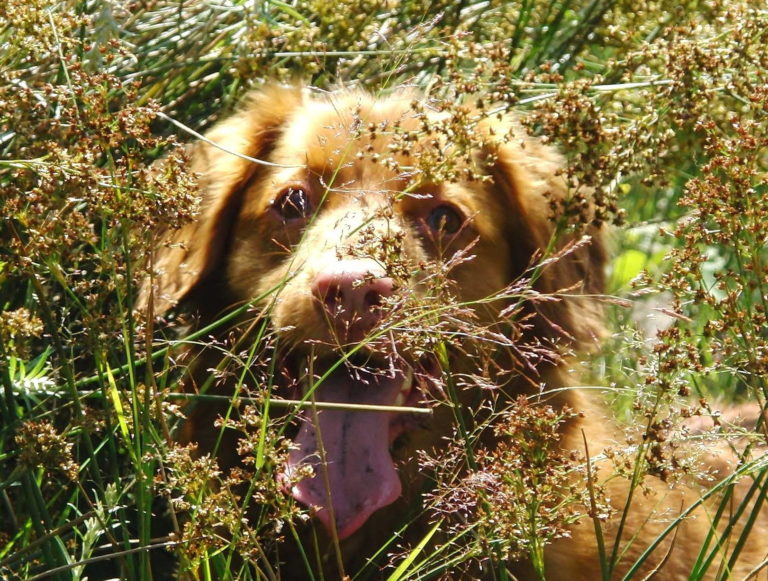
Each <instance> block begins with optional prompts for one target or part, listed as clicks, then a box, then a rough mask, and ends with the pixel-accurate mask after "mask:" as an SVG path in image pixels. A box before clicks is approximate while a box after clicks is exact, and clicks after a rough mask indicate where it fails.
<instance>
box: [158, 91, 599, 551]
mask: <svg viewBox="0 0 768 581" xmlns="http://www.w3.org/2000/svg"><path fill="white" fill-rule="evenodd" d="M412 103H413V95H410V94H407V93H403V94H400V95H395V96H394V97H390V98H388V99H385V100H376V99H373V98H372V97H370V96H368V95H365V94H362V93H341V94H337V95H330V96H325V97H322V98H310V97H309V96H307V95H306V94H305V93H302V92H301V91H298V90H287V89H273V90H271V91H265V92H261V93H259V94H257V95H255V96H252V97H251V99H250V101H249V102H248V104H247V105H246V107H245V108H244V109H243V110H242V112H241V113H239V114H237V115H235V116H233V117H232V118H230V119H228V120H226V121H224V122H223V123H221V124H220V125H218V126H217V127H216V128H214V129H213V130H212V132H211V133H210V134H209V136H208V137H209V138H210V139H211V140H212V141H213V142H216V143H217V144H219V145H221V146H223V147H224V148H225V149H226V150H228V151H223V150H221V149H218V148H215V147H213V146H212V145H210V144H199V145H198V146H197V149H196V150H195V151H194V152H193V164H194V167H195V169H196V170H197V171H199V172H200V173H201V185H202V189H203V208H202V213H201V217H200V219H199V220H198V221H197V222H195V223H194V224H191V225H190V226H188V227H187V228H185V229H184V230H182V231H180V232H178V233H176V234H175V236H174V237H175V241H176V242H177V243H178V242H180V243H181V245H178V244H177V245H175V246H171V247H167V248H164V249H161V250H160V252H159V257H158V260H157V265H158V271H159V274H158V278H157V280H156V288H155V290H156V292H155V294H154V303H155V305H156V309H159V310H162V309H164V308H166V307H167V306H168V305H169V304H170V303H171V302H174V301H179V300H183V299H185V298H187V297H192V298H193V300H198V301H200V300H201V299H199V298H197V299H195V298H194V297H200V296H203V297H205V298H204V299H202V301H204V302H207V303H213V305H211V304H205V305H199V306H200V307H202V308H204V309H207V310H208V311H209V312H215V311H216V310H223V309H225V308H226V307H228V306H231V305H233V304H240V303H245V302H249V301H254V300H255V301H256V305H257V307H258V309H259V311H260V313H261V314H262V315H264V316H265V317H268V318H269V321H270V325H271V327H272V329H273V331H274V333H275V335H276V336H277V337H278V339H279V343H280V344H281V345H282V346H283V349H285V350H286V351H287V352H288V353H290V356H289V357H286V358H285V360H287V361H290V369H289V370H286V372H285V373H282V374H279V375H281V376H290V377H293V378H294V379H295V380H296V381H295V384H294V386H296V385H301V386H303V394H299V396H300V397H301V396H302V395H303V396H304V397H307V394H308V392H311V397H312V398H313V399H314V400H315V401H319V402H329V403H335V404H341V407H342V408H343V406H344V405H345V404H346V405H350V406H351V405H352V404H366V405H376V406H403V405H419V404H420V403H421V402H422V400H423V398H424V397H425V393H426V392H428V391H429V390H430V386H433V387H434V383H433V381H432V380H436V379H437V376H438V375H439V368H438V365H437V363H436V359H435V358H434V356H433V355H432V354H430V353H429V352H428V348H426V347H425V346H424V345H423V344H418V342H417V344H416V345H415V346H414V345H413V342H412V341H405V340H404V339H403V337H405V336H406V335H408V333H409V328H410V327H418V326H424V325H429V322H430V321H438V322H439V320H440V317H441V310H440V305H438V306H437V307H435V304H434V302H429V300H427V299H428V298H429V297H430V296H431V297H434V296H436V295H439V296H440V297H441V299H442V300H444V301H453V302H454V303H456V304H461V305H466V306H468V308H469V309H470V310H471V311H472V316H473V317H474V318H475V320H476V321H477V324H479V325H485V326H487V325H491V324H494V323H496V322H497V320H498V319H499V313H500V312H501V311H502V310H503V309H504V308H505V307H507V306H508V305H509V300H505V299H504V298H503V297H502V296H503V291H504V289H505V288H507V287H508V286H509V285H510V283H512V282H513V281H514V280H515V279H516V278H518V277H520V276H522V275H523V274H524V273H525V272H526V271H527V270H528V269H529V267H530V266H532V262H533V261H534V259H535V254H536V253H537V251H539V250H541V249H543V248H545V247H546V246H547V244H549V242H550V237H551V236H552V233H553V227H552V225H551V222H550V210H549V208H550V207H551V206H552V205H555V204H553V202H556V200H557V199H559V198H561V197H562V196H564V195H567V194H566V191H565V188H564V186H563V183H562V182H561V181H560V179H559V178H558V177H557V175H556V174H557V169H558V167H559V159H558V157H557V156H556V155H555V154H554V153H553V152H552V151H551V150H550V149H548V148H545V147H544V146H543V145H541V144H540V143H539V142H538V141H535V140H533V139H530V138H527V137H525V136H524V135H523V134H522V132H520V131H519V130H517V129H516V128H515V126H514V123H513V122H512V121H511V120H506V121H495V122H490V121H488V120H484V121H480V122H478V123H477V124H476V125H475V127H474V131H475V139H476V148H475V150H474V151H473V152H471V154H470V155H469V156H464V157H463V158H462V159H460V160H458V161H456V162H455V167H453V168H452V173H451V176H452V177H451V179H449V180H443V181H439V180H437V179H435V176H434V175H432V176H431V177H425V176H427V175H428V173H425V172H424V171H422V170H421V169H420V167H421V165H420V164H422V162H423V159H421V158H422V156H427V155H430V152H434V151H441V152H443V153H444V152H448V153H450V151H451V149H452V148H453V145H454V144H452V143H451V139H450V133H449V132H446V131H435V130H434V128H433V130H432V131H430V129H429V125H430V123H432V122H435V123H440V122H442V121H444V120H445V119H446V115H445V114H438V113H430V112H428V110H426V109H425V108H424V107H423V106H420V107H414V106H413V104H412ZM425 111H427V112H425ZM403 136H407V137H403ZM232 151H235V152H238V153H241V154H244V155H246V156H250V157H254V158H258V159H260V160H262V161H266V162H268V165H264V164H258V163H255V162H253V161H250V160H247V159H243V158H241V157H237V156H235V155H233V154H232V153H231V152H232ZM451 163H453V162H451ZM436 173H439V172H436ZM462 176H470V178H471V179H466V178H464V177H462ZM599 263H600V251H599V249H597V250H595V249H594V246H593V248H592V250H590V249H586V248H585V249H581V250H579V251H577V252H574V253H572V255H569V256H568V257H567V258H565V259H563V260H560V261H558V262H557V263H555V264H552V265H550V266H549V267H547V268H546V269H544V270H542V271H540V272H537V274H536V277H537V282H536V285H537V288H538V289H539V290H540V291H544V292H551V291H554V290H558V289H566V288H569V287H571V286H572V285H574V284H576V283H577V282H579V281H582V280H583V279H585V278H588V277H589V276H591V277H592V282H591V284H593V285H595V287H596V286H598V285H599V284H600V278H601V277H600V273H599ZM212 289H213V290H212ZM436 289H437V290H436ZM414 305H415V306H416V307H414ZM418 305H427V306H423V307H422V309H421V311H419V308H418ZM547 309H549V310H548V312H547V313H546V316H544V317H540V319H542V321H543V320H546V319H550V318H551V319H554V320H556V321H557V326H556V327H553V328H551V329H548V330H544V328H545V326H546V325H545V324H544V323H542V321H538V322H536V321H534V322H533V323H532V328H533V329H537V328H538V329H539V330H538V331H535V330H534V331H533V332H534V333H539V334H541V335H549V336H550V337H551V336H554V335H560V336H561V337H569V338H571V339H576V340H581V339H582V338H583V337H586V336H588V335H589V334H590V333H591V332H592V330H593V329H592V328H591V323H590V319H589V318H588V317H587V316H585V317H583V318H580V317H577V316H575V314H574V312H572V311H573V308H572V305H571V304H570V303H569V302H568V301H559V302H558V303H552V304H550V305H548V306H547ZM403 313H407V316H405V315H403ZM340 361H341V362H340ZM286 366H288V364H286ZM278 383H279V382H278ZM294 388H295V387H294ZM408 425H409V422H408V419H407V417H405V416H403V415H402V414H399V413H393V412H386V411H359V410H353V409H351V408H350V409H337V410H330V409H324V410H320V411H316V412H315V413H309V412H308V413H305V414H304V417H303V418H302V420H301V427H300V429H299V431H298V434H297V435H296V437H295V438H294V443H295V448H294V450H293V451H292V452H291V454H290V458H289V461H288V465H287V466H286V468H285V472H284V477H290V476H291V475H292V474H293V473H294V472H295V471H296V469H297V468H298V467H299V466H300V465H302V464H306V463H308V464H310V465H312V466H313V467H314V471H315V476H314V477H312V478H304V479H303V480H301V481H299V482H298V483H297V484H295V485H294V486H293V487H292V489H291V492H292V494H293V495H294V496H295V497H296V498H297V499H298V500H299V501H301V502H302V503H304V504H306V505H308V506H314V507H316V508H317V512H316V514H317V516H318V518H320V519H321V520H322V521H323V522H324V523H325V524H326V525H327V526H328V528H329V529H331V530H334V531H335V534H337V535H338V536H339V537H340V538H344V537H347V536H349V535H351V534H352V533H354V532H355V531H356V530H357V529H358V528H359V527H360V526H362V524H363V523H364V522H365V521H366V520H367V519H368V517H369V516H370V515H371V514H372V513H373V512H374V511H376V510H377V509H379V508H381V507H384V506H386V505H388V504H390V503H391V502H393V501H394V500H395V499H396V498H397V497H398V496H399V495H400V494H401V484H400V480H399V478H398V474H397V471H396V468H395V465H394V463H393V460H392V458H391V457H390V446H391V444H392V443H393V441H394V440H395V439H396V438H397V437H398V436H399V435H400V434H401V433H402V432H403V430H405V429H407V426H408ZM447 432H448V429H447V428H444V429H443V433H447ZM321 458H322V460H323V461H322V462H321ZM329 493H330V494H329Z"/></svg>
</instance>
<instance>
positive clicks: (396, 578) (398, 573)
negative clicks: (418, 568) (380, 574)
mask: <svg viewBox="0 0 768 581" xmlns="http://www.w3.org/2000/svg"><path fill="white" fill-rule="evenodd" d="M442 524H443V521H442V520H439V521H438V522H436V523H435V524H434V526H433V527H432V528H431V529H430V530H429V532H427V534H426V535H424V538H423V539H421V542H420V543H419V544H418V545H416V546H415V547H414V548H413V550H412V551H411V552H410V553H409V554H408V556H407V557H406V558H405V559H404V560H403V562H402V563H400V565H399V566H398V567H397V569H395V570H394V572H393V573H392V574H391V575H390V576H389V577H388V578H387V581H400V580H401V579H407V578H408V577H407V573H408V567H410V566H411V564H413V562H414V561H415V560H416V558H417V557H418V556H419V555H420V554H421V552H422V551H423V550H424V547H426V546H427V544H428V543H429V541H430V540H431V539H432V537H433V536H434V535H435V533H436V532H437V531H438V529H439V528H440V527H441V526H442Z"/></svg>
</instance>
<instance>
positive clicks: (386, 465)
mask: <svg viewBox="0 0 768 581" xmlns="http://www.w3.org/2000/svg"><path fill="white" fill-rule="evenodd" d="M337 361H338V360H334V361H333V363H330V362H325V363H324V362H318V363H316V364H315V365H314V369H313V371H314V375H315V376H320V377H322V378H323V379H322V381H321V382H319V384H318V385H317V386H316V387H313V386H307V387H306V388H305V393H309V390H313V392H312V393H311V398H308V399H313V401H314V402H316V403H321V404H334V405H333V407H332V409H329V408H330V406H322V405H321V406H319V407H314V408H311V409H307V410H305V411H303V412H302V414H301V416H300V419H301V426H300V428H299V432H298V434H297V435H296V437H295V438H294V445H295V447H294V449H293V450H291V452H290V454H289V456H288V461H287V463H286V466H285V473H284V477H286V478H285V479H286V481H292V480H293V478H292V477H293V476H294V475H295V474H296V472H297V470H299V469H300V468H301V467H302V466H306V465H309V466H311V467H312V468H313V470H314V475H313V476H312V477H305V478H303V479H301V480H299V481H298V482H297V483H296V484H294V485H293V486H292V487H291V489H290V493H291V494H292V495H293V497H294V498H295V499H296V500H298V501H299V502H301V503H302V504H304V505H307V506H309V507H311V508H312V509H313V510H314V511H315V516H317V518H318V519H319V520H320V521H321V522H322V523H323V524H324V525H325V526H326V528H327V529H328V531H329V532H330V533H331V534H332V535H333V534H335V535H337V536H338V538H339V539H344V538H346V537H348V536H350V535H352V534H353V533H354V532H355V531H357V530H358V529H359V528H360V527H361V526H362V525H363V524H364V523H365V522H366V521H367V520H368V518H369V517H370V516H371V515H372V514H373V513H374V512H375V511H377V510H378V509H380V508H383V507H385V506H387V505H389V504H391V503H392V502H394V501H395V500H396V499H397V498H398V497H399V496H400V494H401V484H400V478H399V477H398V474H397V470H396V468H395V464H394V461H393V459H392V456H391V455H390V445H391V444H392V443H393V442H394V440H395V439H396V438H397V437H398V436H399V435H400V434H401V433H402V432H403V431H404V430H406V429H407V428H408V427H409V426H412V425H413V424H414V419H413V418H412V417H409V414H408V413H404V412H403V410H402V409H399V408H401V407H402V406H409V407H412V406H417V405H419V403H421V402H422V401H423V400H424V397H423V396H424V391H425V389H426V388H427V383H428V382H429V381H430V378H434V377H435V375H436V373H435V368H436V366H434V365H415V366H414V365H410V364H406V363H399V364H388V363H384V362H381V361H376V362H371V361H370V360H368V361H365V362H364V363H363V364H361V365H353V364H351V363H350V362H349V361H347V362H344V363H337ZM306 383H309V382H306ZM388 407H392V408H393V410H392V411H388V410H387V409H386V408H388Z"/></svg>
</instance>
